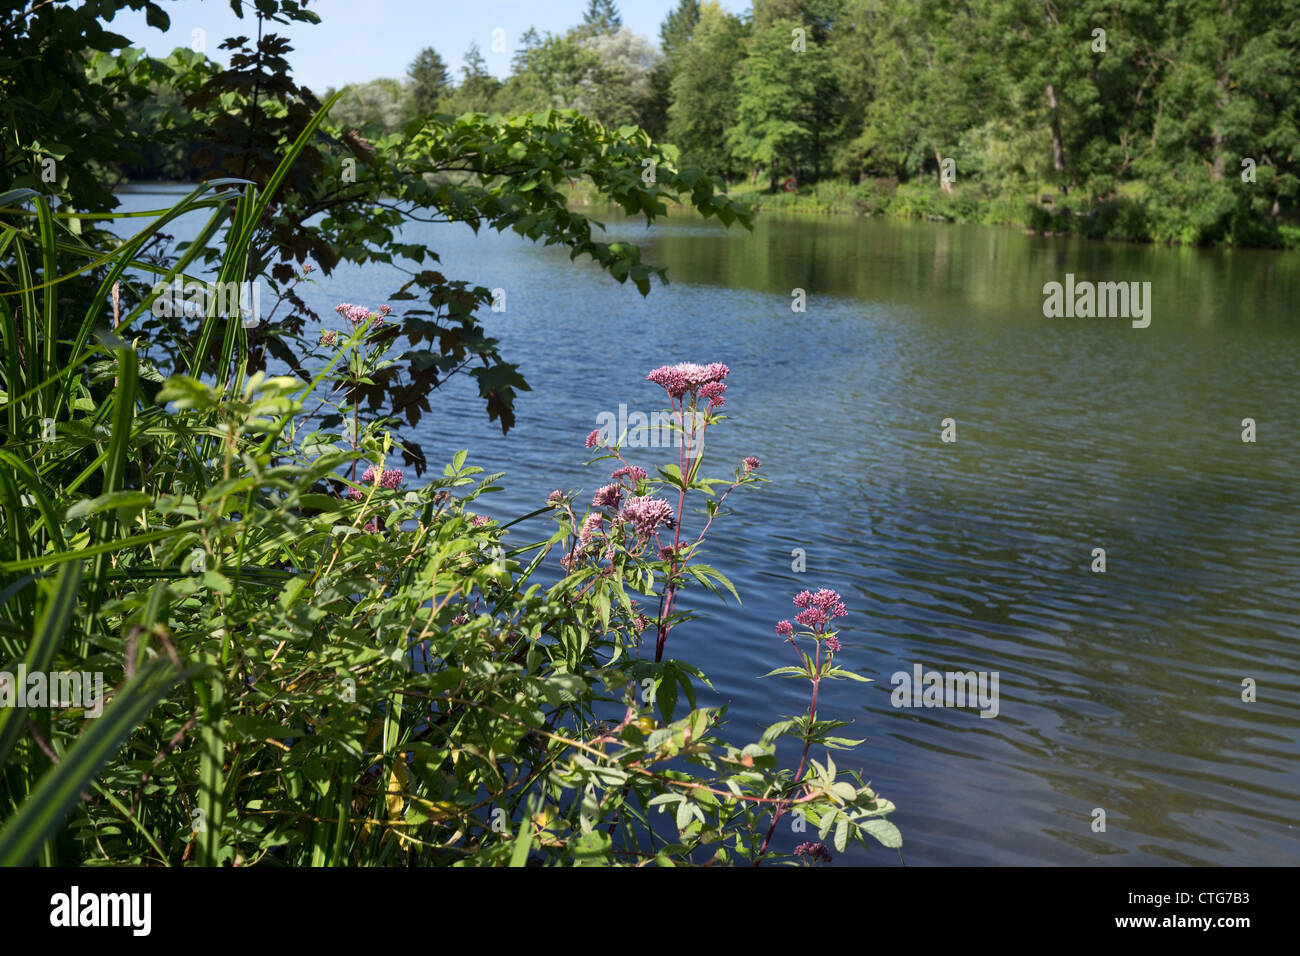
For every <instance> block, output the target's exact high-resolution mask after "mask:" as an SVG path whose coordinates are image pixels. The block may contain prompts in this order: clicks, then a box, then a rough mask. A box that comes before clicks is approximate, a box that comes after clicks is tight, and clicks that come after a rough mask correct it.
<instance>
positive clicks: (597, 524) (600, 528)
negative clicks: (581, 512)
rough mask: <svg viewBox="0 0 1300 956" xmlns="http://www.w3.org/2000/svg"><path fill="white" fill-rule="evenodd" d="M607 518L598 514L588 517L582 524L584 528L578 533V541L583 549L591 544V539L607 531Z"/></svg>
mask: <svg viewBox="0 0 1300 956" xmlns="http://www.w3.org/2000/svg"><path fill="white" fill-rule="evenodd" d="M604 521H605V516H604V515H602V514H598V513H594V512H593V513H592V514H589V515H587V517H586V518H585V519H583V522H582V528H581V529H580V530H579V531H578V540H579V541H580V542H582V545H583V547H586V546H587V545H589V544H591V539H592V538H594V537H595V536H596V534H597V533H603V532H604V530H605V525H604Z"/></svg>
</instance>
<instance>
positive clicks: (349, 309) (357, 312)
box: [334, 302, 392, 325]
mask: <svg viewBox="0 0 1300 956" xmlns="http://www.w3.org/2000/svg"><path fill="white" fill-rule="evenodd" d="M386 308H388V307H387V306H381V307H380V311H381V312H382V311H383V309H386ZM334 311H335V312H337V313H338V314H339V315H341V316H343V318H345V319H347V320H348V321H349V322H351V323H352V324H353V325H361V324H362V323H364V322H368V321H369V320H370V317H371V316H372V315H373V316H375V324H376V325H383V324H384V319H383V316H381V315H378V314H377V313H374V312H371V311H370V310H369V309H367V308H366V307H365V306H364V305H353V304H352V303H350V302H341V303H339V304H338V305H336V306H334ZM389 311H392V310H391V309H390V310H389ZM383 314H384V315H387V314H388V313H387V312H384V313H383Z"/></svg>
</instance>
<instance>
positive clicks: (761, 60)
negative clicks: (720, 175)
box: [727, 20, 833, 189]
mask: <svg viewBox="0 0 1300 956" xmlns="http://www.w3.org/2000/svg"><path fill="white" fill-rule="evenodd" d="M797 29H801V24H800V23H799V21H796V20H775V21H773V22H772V23H771V24H770V25H769V26H768V27H767V28H765V29H762V30H759V31H757V32H756V34H755V35H754V36H753V37H752V38H751V40H750V45H749V51H748V55H747V56H746V58H745V61H744V63H743V64H742V65H741V67H740V71H739V73H738V74H737V77H736V90H737V94H738V96H737V102H736V123H735V125H734V126H732V127H731V129H730V130H729V131H728V134H727V144H728V146H729V147H730V148H731V152H732V155H733V156H735V158H736V159H738V160H740V161H741V162H744V163H747V164H749V165H750V166H751V167H762V168H765V169H766V170H767V175H768V182H769V186H770V187H771V188H772V189H775V188H776V186H777V181H778V179H779V177H780V174H781V173H782V172H788V173H790V174H791V175H793V176H796V177H798V176H800V175H801V173H802V171H803V170H805V169H807V170H808V171H809V172H810V173H812V174H813V175H814V176H815V175H816V171H817V166H818V165H819V164H820V160H821V157H820V152H821V148H820V147H821V140H820V137H821V128H820V124H819V120H820V113H821V107H820V106H819V97H825V96H826V95H827V93H828V91H829V88H830V87H831V85H832V84H833V75H832V73H831V69H830V59H829V56H828V48H827V46H826V45H825V44H818V43H816V42H815V41H813V40H812V39H811V38H808V37H806V36H805V38H804V41H803V47H804V49H803V51H802V52H799V51H797V50H796V49H794V47H795V44H796V42H797V36H798V35H797V34H796V33H795V31H796V30H797ZM805 29H806V28H805Z"/></svg>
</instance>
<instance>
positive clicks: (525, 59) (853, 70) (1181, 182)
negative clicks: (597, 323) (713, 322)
mask: <svg viewBox="0 0 1300 956" xmlns="http://www.w3.org/2000/svg"><path fill="white" fill-rule="evenodd" d="M495 40H496V42H505V43H509V44H511V45H510V46H509V49H511V50H512V51H513V59H512V63H513V66H512V71H511V73H510V75H509V77H508V78H507V79H506V80H505V81H504V82H503V81H501V80H499V79H497V78H496V77H494V76H492V75H491V74H490V73H489V72H488V71H487V68H486V65H485V61H484V58H483V54H482V52H481V50H480V48H479V47H477V46H472V47H471V48H470V49H469V51H468V52H467V53H466V55H465V57H464V62H463V63H462V64H461V66H460V67H459V68H458V69H455V70H453V69H451V68H449V67H448V65H447V64H446V62H445V61H444V60H443V57H442V56H441V55H440V54H439V53H438V52H437V51H436V50H434V49H433V48H431V47H430V48H426V49H424V50H423V51H422V52H421V53H420V54H419V55H418V56H417V57H416V58H415V60H414V61H413V62H412V63H411V64H410V65H409V68H408V72H407V74H406V75H405V76H403V77H401V78H392V79H379V80H374V81H372V82H369V83H365V84H360V85H355V86H349V87H346V88H345V89H344V91H343V98H342V99H341V100H340V102H339V103H338V105H337V106H336V107H335V109H334V111H333V115H332V118H333V119H334V120H335V121H338V122H341V123H344V124H349V125H353V126H355V127H357V128H358V129H359V130H360V132H361V133H362V134H363V135H366V136H369V137H372V138H374V137H378V136H382V135H385V134H397V133H398V131H400V130H401V129H402V127H403V126H404V125H405V124H407V123H410V122H412V121H413V120H417V119H419V118H421V117H425V116H429V115H432V114H457V115H458V114H461V113H463V112H466V111H477V112H485V113H502V114H511V113H521V112H532V111H539V110H545V109H548V108H561V109H575V110H579V111H581V112H583V113H586V114H588V115H590V116H592V117H594V118H596V119H598V120H600V121H601V122H602V123H605V124H607V125H610V126H623V125H638V126H640V127H642V128H643V129H645V130H646V132H647V133H649V135H650V136H651V137H652V138H654V139H655V140H657V141H662V142H667V143H671V144H674V145H676V146H677V147H678V148H679V149H680V161H681V164H682V165H683V166H697V167H700V168H702V169H704V170H705V171H707V172H708V173H709V174H711V175H712V176H715V177H718V178H719V179H720V180H721V181H722V182H723V183H724V184H725V186H726V188H729V189H732V190H733V191H734V192H735V193H736V194H739V195H743V194H746V193H751V194H752V198H753V199H754V200H755V201H757V202H758V203H759V204H763V203H765V202H772V203H773V204H779V203H780V202H784V201H787V200H788V199H789V198H790V197H786V196H777V195H771V198H770V199H768V198H765V196H764V194H776V193H778V192H781V191H784V190H797V192H798V194H799V196H800V201H801V202H804V203H806V204H810V205H811V206H812V207H813V208H819V207H822V208H834V207H843V208H845V209H857V210H859V211H866V212H881V211H892V212H900V211H901V212H902V213H903V214H912V215H929V216H930V217H931V218H945V219H954V220H964V221H988V222H1020V223H1024V224H1027V225H1031V226H1036V227H1037V228H1040V229H1042V230H1044V231H1052V230H1054V229H1059V230H1061V231H1063V232H1082V233H1084V234H1089V235H1097V236H1109V237H1117V238H1128V239H1138V240H1155V241H1167V242H1182V243H1192V244H1203V243H1218V242H1229V243H1237V244H1246V245H1273V246H1276V245H1297V244H1300V243H1297V236H1300V229H1298V228H1297V213H1296V198H1297V191H1298V190H1300V181H1298V180H1297V177H1296V171H1295V161H1296V157H1297V144H1298V143H1300V133H1298V132H1297V129H1298V126H1300V123H1298V118H1300V55H1298V53H1300V0H1240V2H1237V0H1186V2H1176V3H1175V2H1166V0H1077V2H1063V0H1048V2H1043V0H965V2H963V0H755V2H754V4H753V9H752V11H751V12H750V13H749V14H747V15H745V16H733V15H732V14H730V13H727V12H726V11H724V10H722V9H721V8H720V7H719V6H718V5H717V4H716V3H707V2H706V3H700V2H698V0H680V2H679V3H678V5H677V7H676V8H675V9H673V10H672V11H671V12H670V13H669V15H668V16H667V17H666V19H665V20H664V21H663V23H662V25H661V27H660V30H659V36H658V38H657V42H652V41H651V40H650V39H648V38H646V37H642V36H638V35H635V34H633V33H631V32H630V31H628V30H627V28H626V27H624V26H623V24H622V20H621V17H620V14H619V11H618V8H617V5H616V4H615V3H613V2H612V0H590V2H589V6H588V9H587V11H586V14H585V15H584V16H583V18H582V22H580V23H578V24H577V25H575V26H574V27H573V28H572V29H570V30H568V31H567V32H565V33H563V34H559V35H557V34H550V33H548V34H545V35H539V34H538V33H537V32H536V31H535V30H533V29H532V28H529V29H528V30H527V31H526V32H524V33H523V35H522V36H520V37H514V38H501V37H498V38H495ZM489 42H492V41H489ZM202 59H203V58H201V57H198V55H197V54H192V53H191V52H190V51H187V50H181V51H177V53H176V54H173V59H172V60H171V61H170V62H171V63H172V65H173V68H174V69H176V70H177V71H183V70H187V71H193V70H202V69H205V68H208V69H210V68H211V67H205V65H204V64H203V63H200V62H198V61H199V60H202ZM185 85H186V84H185V82H184V81H183V80H181V81H179V82H177V81H176V80H175V79H173V78H168V77H161V76H160V77H159V79H158V80H157V81H156V82H155V83H154V86H153V90H154V95H153V102H151V103H149V104H146V106H145V107H144V108H142V109H139V110H138V112H136V114H135V116H134V118H133V121H132V122H133V124H134V126H135V132H136V133H137V134H138V142H139V143H141V144H142V147H141V148H142V151H143V153H144V155H143V156H142V157H141V159H140V161H139V162H124V163H122V164H121V168H122V170H123V172H124V173H125V174H126V175H127V176H130V177H132V178H153V179H187V178H190V177H191V176H192V175H193V171H194V168H195V166H194V156H195V155H196V154H201V148H202V144H201V137H202V134H203V130H202V129H197V128H187V125H186V122H185V113H184V86H185ZM315 92H316V93H317V95H323V94H324V93H326V92H332V91H315ZM160 130H162V131H164V132H165V135H158V134H159V131H160Z"/></svg>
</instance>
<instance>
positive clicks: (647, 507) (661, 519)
mask: <svg viewBox="0 0 1300 956" xmlns="http://www.w3.org/2000/svg"><path fill="white" fill-rule="evenodd" d="M615 487H617V486H615ZM621 517H622V518H623V519H624V520H625V521H630V522H631V523H632V527H633V528H635V529H636V533H637V535H638V536H639V537H642V538H648V537H650V536H651V535H652V534H654V533H655V532H656V531H658V530H659V529H660V528H662V527H664V526H665V525H666V526H668V527H670V528H671V527H672V525H673V509H672V506H671V505H669V504H668V502H666V501H664V500H662V499H660V498H651V497H650V496H649V495H640V496H637V497H632V498H629V499H627V503H626V504H625V505H623V511H622V513H621Z"/></svg>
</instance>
